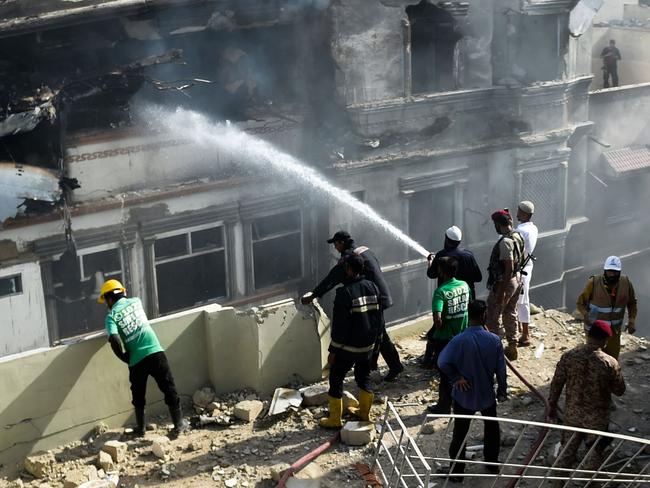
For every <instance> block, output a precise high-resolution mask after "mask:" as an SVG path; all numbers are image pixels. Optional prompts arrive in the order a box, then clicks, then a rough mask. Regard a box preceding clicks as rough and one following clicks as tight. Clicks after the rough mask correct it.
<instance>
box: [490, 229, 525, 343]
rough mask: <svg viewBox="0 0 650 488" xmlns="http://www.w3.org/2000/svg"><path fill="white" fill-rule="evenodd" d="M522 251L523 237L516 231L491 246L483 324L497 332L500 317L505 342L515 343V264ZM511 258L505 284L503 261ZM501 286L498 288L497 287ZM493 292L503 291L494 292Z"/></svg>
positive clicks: (518, 284) (516, 290) (517, 265)
mask: <svg viewBox="0 0 650 488" xmlns="http://www.w3.org/2000/svg"><path fill="white" fill-rule="evenodd" d="M523 254H524V239H523V237H522V236H521V234H519V233H518V232H516V231H512V232H510V233H509V234H506V235H504V236H503V237H501V239H499V241H498V242H497V243H496V244H495V245H494V248H493V249H492V254H491V256H490V267H489V268H488V271H489V274H490V275H489V278H488V288H489V289H490V294H489V295H488V299H487V316H486V319H485V325H487V327H488V329H489V330H490V331H491V332H494V333H495V334H499V325H500V322H501V320H503V328H504V329H505V336H506V339H507V341H508V344H512V345H516V344H517V326H518V319H517V302H518V301H519V294H520V291H521V283H520V281H519V278H518V276H519V273H518V271H519V269H518V268H519V265H520V264H521V261H522V258H523ZM508 260H509V261H512V263H513V267H514V272H515V276H513V277H512V278H511V279H510V280H508V281H507V282H506V283H503V281H504V278H505V277H504V276H503V273H504V264H503V261H508ZM499 288H501V290H499ZM497 291H500V292H502V293H503V294H502V295H501V294H499V293H497Z"/></svg>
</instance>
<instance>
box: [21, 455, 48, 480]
mask: <svg viewBox="0 0 650 488" xmlns="http://www.w3.org/2000/svg"><path fill="white" fill-rule="evenodd" d="M23 464H24V467H25V471H27V472H28V473H29V474H31V475H32V476H34V477H35V478H45V477H47V476H48V475H49V474H50V473H51V472H52V469H53V468H54V465H55V464H56V460H55V459H54V454H53V453H52V451H47V452H44V451H41V452H37V453H34V454H32V455H31V456H27V457H26V458H25V462H24V463H23Z"/></svg>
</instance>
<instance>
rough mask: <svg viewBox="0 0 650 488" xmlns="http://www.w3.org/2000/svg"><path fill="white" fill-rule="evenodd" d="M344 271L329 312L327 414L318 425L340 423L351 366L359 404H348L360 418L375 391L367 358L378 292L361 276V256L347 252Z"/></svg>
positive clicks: (377, 322)
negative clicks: (332, 310)
mask: <svg viewBox="0 0 650 488" xmlns="http://www.w3.org/2000/svg"><path fill="white" fill-rule="evenodd" d="M342 265H343V269H344V272H345V279H344V282H343V286H341V287H339V288H338V289H337V290H336V297H335V298H334V313H333V316H332V342H331V344H330V347H329V351H330V354H329V358H328V362H329V363H330V378H329V382H330V389H329V416H328V417H326V418H324V419H321V421H320V422H319V424H320V426H321V427H326V428H340V427H342V425H343V421H342V415H343V399H342V398H343V381H344V380H345V375H346V374H347V373H348V371H350V369H352V368H353V367H354V379H355V381H356V383H357V385H358V386H359V406H358V408H350V410H351V411H352V413H353V414H354V415H355V417H357V418H359V419H360V420H364V421H369V420H370V407H371V406H372V401H373V399H374V395H373V394H372V392H371V391H370V361H371V357H372V351H373V349H374V347H375V342H376V341H377V335H378V333H379V331H380V330H381V328H382V326H383V319H382V316H381V304H380V301H381V298H380V292H379V289H378V288H377V285H375V284H374V283H373V282H372V281H370V280H367V279H365V278H364V277H363V275H362V274H361V272H362V271H363V268H364V261H363V258H361V257H360V256H358V255H356V254H354V253H350V254H347V255H346V257H345V258H344V262H343V263H342Z"/></svg>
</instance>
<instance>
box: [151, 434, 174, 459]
mask: <svg viewBox="0 0 650 488" xmlns="http://www.w3.org/2000/svg"><path fill="white" fill-rule="evenodd" d="M170 442H171V441H170V440H169V437H166V436H164V435H161V436H158V437H155V438H154V439H153V440H152V443H151V452H153V455H154V456H156V457H157V458H158V459H166V458H167V456H168V455H169V451H170V449H171V445H170Z"/></svg>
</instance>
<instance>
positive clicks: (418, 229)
mask: <svg viewBox="0 0 650 488" xmlns="http://www.w3.org/2000/svg"><path fill="white" fill-rule="evenodd" d="M454 200H455V188H454V186H453V185H449V186H443V187H440V188H434V189H432V190H425V191H419V192H416V193H415V194H413V196H412V197H411V198H410V200H409V234H410V235H411V237H413V239H415V240H416V241H417V242H419V243H420V244H422V245H423V246H424V247H425V248H427V249H429V250H430V251H432V252H435V251H437V250H439V249H442V247H443V244H444V241H445V230H447V229H448V228H449V227H451V226H452V225H455V223H454ZM413 257H414V258H415V257H421V256H420V255H415V253H414V254H413Z"/></svg>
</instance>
